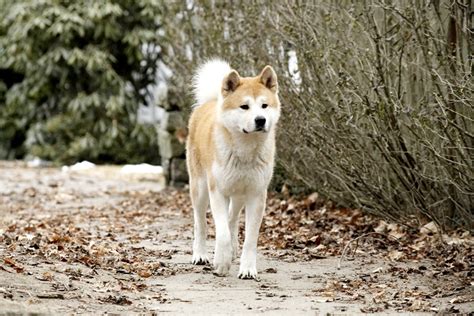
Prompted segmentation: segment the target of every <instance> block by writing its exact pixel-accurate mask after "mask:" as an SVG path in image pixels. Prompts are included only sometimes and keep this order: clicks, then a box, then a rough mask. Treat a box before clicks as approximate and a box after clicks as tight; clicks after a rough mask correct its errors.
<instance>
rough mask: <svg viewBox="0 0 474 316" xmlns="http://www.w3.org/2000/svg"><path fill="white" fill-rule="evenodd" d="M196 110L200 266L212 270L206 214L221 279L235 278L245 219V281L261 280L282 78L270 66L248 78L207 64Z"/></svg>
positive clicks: (192, 165)
mask: <svg viewBox="0 0 474 316" xmlns="http://www.w3.org/2000/svg"><path fill="white" fill-rule="evenodd" d="M194 93H195V97H196V104H195V106H194V108H193V111H192V114H191V116H190V119H189V125H188V130H189V134H188V139H187V144H186V152H187V154H186V157H187V158H186V159H187V167H188V173H189V178H190V195H191V201H192V205H193V210H194V241H193V257H192V263H193V264H207V263H209V259H208V256H207V251H206V211H207V208H208V206H209V202H210V206H211V213H212V216H213V219H214V223H215V226H216V244H215V252H214V260H213V265H214V269H215V274H217V275H219V276H226V275H228V272H229V269H230V266H231V262H232V259H235V258H236V257H237V255H238V250H239V239H238V232H239V215H240V211H241V210H242V209H245V241H244V244H243V247H242V255H241V257H240V268H239V273H238V277H239V278H242V279H256V278H257V239H258V233H259V230H260V225H261V222H262V218H263V214H264V209H265V203H266V197H267V188H268V185H269V183H270V180H271V178H272V174H273V166H274V157H275V133H276V128H277V123H278V120H279V117H280V100H279V97H278V82H277V75H276V73H275V71H274V70H273V68H272V67H271V66H265V67H264V68H263V70H262V71H261V73H260V74H259V75H258V76H256V77H241V76H240V75H239V73H238V72H237V71H236V70H233V69H231V67H230V66H229V64H228V63H227V62H225V61H222V60H219V59H214V60H210V61H208V62H206V63H204V64H203V65H202V66H201V67H199V69H198V70H197V72H196V74H195V77H194Z"/></svg>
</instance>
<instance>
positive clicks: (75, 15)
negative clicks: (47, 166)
mask: <svg viewBox="0 0 474 316" xmlns="http://www.w3.org/2000/svg"><path fill="white" fill-rule="evenodd" d="M2 6H4V8H5V9H2V11H1V12H0V21H1V22H0V68H1V69H0V131H1V132H0V144H2V145H1V146H3V147H5V149H4V151H8V152H10V154H9V155H10V157H12V156H18V155H21V154H22V153H23V152H24V151H25V150H26V151H27V152H28V153H31V154H33V155H37V156H40V157H42V158H46V159H51V160H56V161H61V162H73V161H76V160H80V159H89V160H93V161H106V160H107V161H114V162H125V161H137V160H148V161H150V160H154V159H156V156H157V152H156V150H155V148H156V141H155V136H154V135H155V132H154V130H153V129H151V128H150V127H143V126H139V125H137V123H136V113H137V108H138V105H139V103H144V100H145V95H144V87H145V86H147V85H148V84H150V83H151V82H153V80H154V74H155V67H156V63H157V60H158V58H159V50H158V49H157V47H158V42H157V41H158V36H157V32H158V30H159V25H158V20H157V17H158V16H159V14H160V12H159V6H158V3H157V2H156V1H151V0H141V1H132V0H130V1H128V0H106V1H87V0H78V1H68V0H62V1H53V0H41V1H31V0H23V1H16V2H8V1H7V2H5V3H2ZM7 74H8V75H7ZM11 74H15V76H16V78H18V79H17V80H13V82H12V79H11V78H12V77H11ZM15 135H17V136H16V137H17V139H18V141H17V143H12V142H11V140H12V139H13V138H14V137H15ZM25 135H26V141H24V142H22V141H21V140H25ZM9 141H10V143H9ZM15 150H16V151H17V152H16V153H13V154H12V152H14V151H15ZM1 154H2V153H1V151H0V155H1ZM4 156H5V154H4Z"/></svg>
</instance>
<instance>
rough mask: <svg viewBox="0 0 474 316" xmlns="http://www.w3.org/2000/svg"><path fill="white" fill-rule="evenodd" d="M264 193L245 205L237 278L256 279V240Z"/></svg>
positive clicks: (263, 207)
mask: <svg viewBox="0 0 474 316" xmlns="http://www.w3.org/2000/svg"><path fill="white" fill-rule="evenodd" d="M265 199H266V193H264V194H261V195H257V196H254V197H252V198H249V199H248V200H247V203H246V204H245V241H244V246H243V247H242V256H241V257H240V268H239V278H241V279H256V278H257V240H258V232H259V230H260V225H261V223H262V218H263V212H264V210H265Z"/></svg>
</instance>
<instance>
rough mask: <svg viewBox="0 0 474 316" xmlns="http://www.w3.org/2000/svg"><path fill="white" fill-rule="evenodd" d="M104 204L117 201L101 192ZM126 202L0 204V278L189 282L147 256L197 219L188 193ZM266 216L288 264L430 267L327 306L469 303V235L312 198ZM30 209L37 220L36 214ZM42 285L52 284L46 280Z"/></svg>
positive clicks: (341, 287) (360, 282)
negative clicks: (401, 285)
mask: <svg viewBox="0 0 474 316" xmlns="http://www.w3.org/2000/svg"><path fill="white" fill-rule="evenodd" d="M98 194H101V195H105V196H107V195H113V194H115V193H114V192H107V191H104V192H100V193H98ZM121 196H122V200H121V201H120V202H119V203H118V204H113V205H106V206H101V207H94V206H90V207H85V206H81V207H78V208H60V207H55V208H54V209H51V211H48V209H47V208H48V205H61V203H63V202H64V201H69V203H71V201H73V202H74V201H76V200H78V201H79V200H81V198H83V197H80V196H74V195H71V194H68V195H67V196H66V195H64V194H62V195H61V194H52V195H49V196H48V195H45V194H44V193H43V194H39V193H38V192H37V191H36V190H35V189H34V188H28V189H26V190H24V191H23V192H20V193H18V194H16V195H15V194H12V195H10V196H8V197H0V198H2V201H1V202H3V205H4V207H6V208H8V210H7V211H8V212H9V213H11V214H15V216H14V217H13V218H14V219H12V220H11V222H9V223H8V226H7V227H6V228H5V229H3V230H0V245H3V246H2V247H4V250H5V251H4V252H3V253H4V256H3V257H2V258H1V261H0V269H3V270H6V271H9V272H12V273H24V272H25V271H28V266H31V265H35V264H38V262H53V261H61V262H67V263H80V264H83V265H85V266H87V267H89V268H91V269H92V271H94V270H95V269H104V270H109V271H112V272H114V273H115V274H117V275H120V274H122V275H123V274H133V275H135V276H138V277H140V278H148V277H151V276H158V275H160V276H167V275H173V274H175V273H178V272H185V271H184V270H179V269H178V268H177V267H170V266H168V265H167V264H166V263H165V262H164V261H163V260H164V259H167V258H170V257H171V256H173V254H174V253H173V251H158V250H150V249H146V248H145V246H144V244H143V243H144V242H145V243H146V242H147V241H153V240H156V238H157V236H158V234H160V233H162V232H158V231H156V230H154V229H153V224H154V223H155V222H156V220H157V219H158V218H159V217H165V218H166V217H168V216H171V215H170V214H173V216H175V217H176V214H178V215H177V216H184V217H188V218H189V217H191V216H192V215H191V214H192V211H191V203H190V201H189V196H188V194H187V192H184V191H180V190H165V191H163V192H160V193H156V192H129V193H127V194H125V195H123V194H121ZM267 206H268V207H267V211H266V215H265V218H264V221H263V224H262V228H261V234H260V238H261V239H260V241H259V244H260V246H261V248H263V249H265V250H269V251H267V252H266V253H267V254H269V255H273V256H277V257H280V258H281V259H283V260H314V259H318V258H324V257H328V256H341V255H342V253H343V250H344V248H345V247H346V246H347V247H346V249H347V251H346V254H345V258H343V259H344V260H351V259H354V258H359V257H360V258H364V257H370V258H379V259H386V260H388V261H391V262H393V263H399V262H404V261H408V260H410V261H416V262H424V261H426V260H429V264H428V265H426V264H421V263H420V265H419V266H418V267H417V268H416V269H414V268H404V267H400V266H396V265H391V267H390V269H388V270H386V271H371V273H369V274H366V275H364V274H362V275H358V276H356V277H352V278H336V277H333V278H329V279H328V280H327V282H326V285H325V286H324V287H322V288H318V289H316V290H315V292H314V293H315V295H318V296H320V297H323V298H324V299H325V300H327V301H332V300H352V301H357V300H360V301H363V302H364V303H365V304H366V305H365V306H366V307H364V308H365V309H366V310H364V311H366V312H374V311H380V310H383V309H384V308H392V309H395V310H410V311H434V307H433V306H432V305H431V304H430V303H429V302H428V303H427V301H426V299H427V298H430V297H444V296H449V295H457V296H456V300H457V301H459V302H465V301H470V300H472V299H473V297H472V295H470V294H469V292H466V291H467V290H468V289H469V288H472V286H473V285H474V284H473V283H472V282H473V281H472V280H473V268H474V267H473V262H474V251H473V237H472V235H471V234H470V233H469V232H467V231H454V232H451V233H450V234H443V233H441V232H440V231H439V230H438V229H437V227H436V225H434V224H433V223H427V224H426V225H425V226H423V227H420V228H419V229H414V228H409V227H407V226H402V225H398V224H391V223H386V222H385V221H383V220H381V219H378V218H375V217H373V216H369V215H367V214H363V213H362V212H361V211H359V210H354V209H348V208H337V207H334V206H333V205H332V204H330V203H324V202H323V201H322V200H320V199H319V198H318V195H317V194H316V193H314V194H311V195H309V196H306V197H299V198H298V197H294V196H286V197H283V196H281V195H275V194H271V195H270V196H269V199H268V203H267ZM32 209H34V210H39V211H38V212H32V211H31V210H32ZM37 214H40V215H37ZM45 214H47V215H45ZM187 225H189V224H187ZM241 230H243V224H242V225H241ZM242 235H243V234H242ZM160 259H161V260H160ZM267 272H268V273H276V272H277V271H276V270H275V271H267ZM379 272H380V273H379ZM381 272H383V273H381ZM66 273H67V274H68V275H69V277H70V279H71V280H74V279H75V278H76V279H78V278H83V277H87V276H86V275H84V274H83V273H81V272H80V271H77V270H70V271H66ZM384 274H387V275H391V276H395V277H396V278H397V279H398V280H404V279H406V278H407V277H408V276H409V275H413V274H420V275H424V276H427V277H430V278H433V279H440V280H443V278H445V279H446V280H448V279H449V278H448V277H449V276H453V275H455V276H456V278H457V280H461V281H460V282H457V283H455V284H454V283H449V282H446V286H445V287H444V288H443V289H439V291H432V292H425V291H423V290H421V289H417V288H415V287H411V288H410V287H407V288H406V290H404V291H397V290H395V288H391V287H389V286H388V285H387V284H388V283H387V282H390V281H389V280H388V279H386V278H384V277H382V276H381V275H384ZM379 275H380V276H379ZM36 278H37V279H38V280H42V281H53V280H54V276H53V275H52V274H49V273H43V274H41V275H38V276H36ZM143 286H144V285H140V283H133V284H125V283H123V284H122V285H121V289H125V290H134V291H140V290H142V289H143ZM466 293H467V294H466ZM101 300H102V301H103V302H108V303H113V304H118V305H128V304H130V300H129V299H128V298H127V297H125V296H104V297H103V298H102V299H101Z"/></svg>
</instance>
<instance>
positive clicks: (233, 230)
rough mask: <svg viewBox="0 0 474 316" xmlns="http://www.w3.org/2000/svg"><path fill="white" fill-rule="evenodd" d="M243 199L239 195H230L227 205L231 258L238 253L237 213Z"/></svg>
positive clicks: (243, 202)
mask: <svg viewBox="0 0 474 316" xmlns="http://www.w3.org/2000/svg"><path fill="white" fill-rule="evenodd" d="M244 204H245V200H244V199H243V198H242V197H240V196H237V197H235V196H234V197H232V198H231V199H230V207H229V229H230V236H231V242H232V259H235V258H237V255H238V253H239V215H240V211H241V210H242V207H243V206H244Z"/></svg>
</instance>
